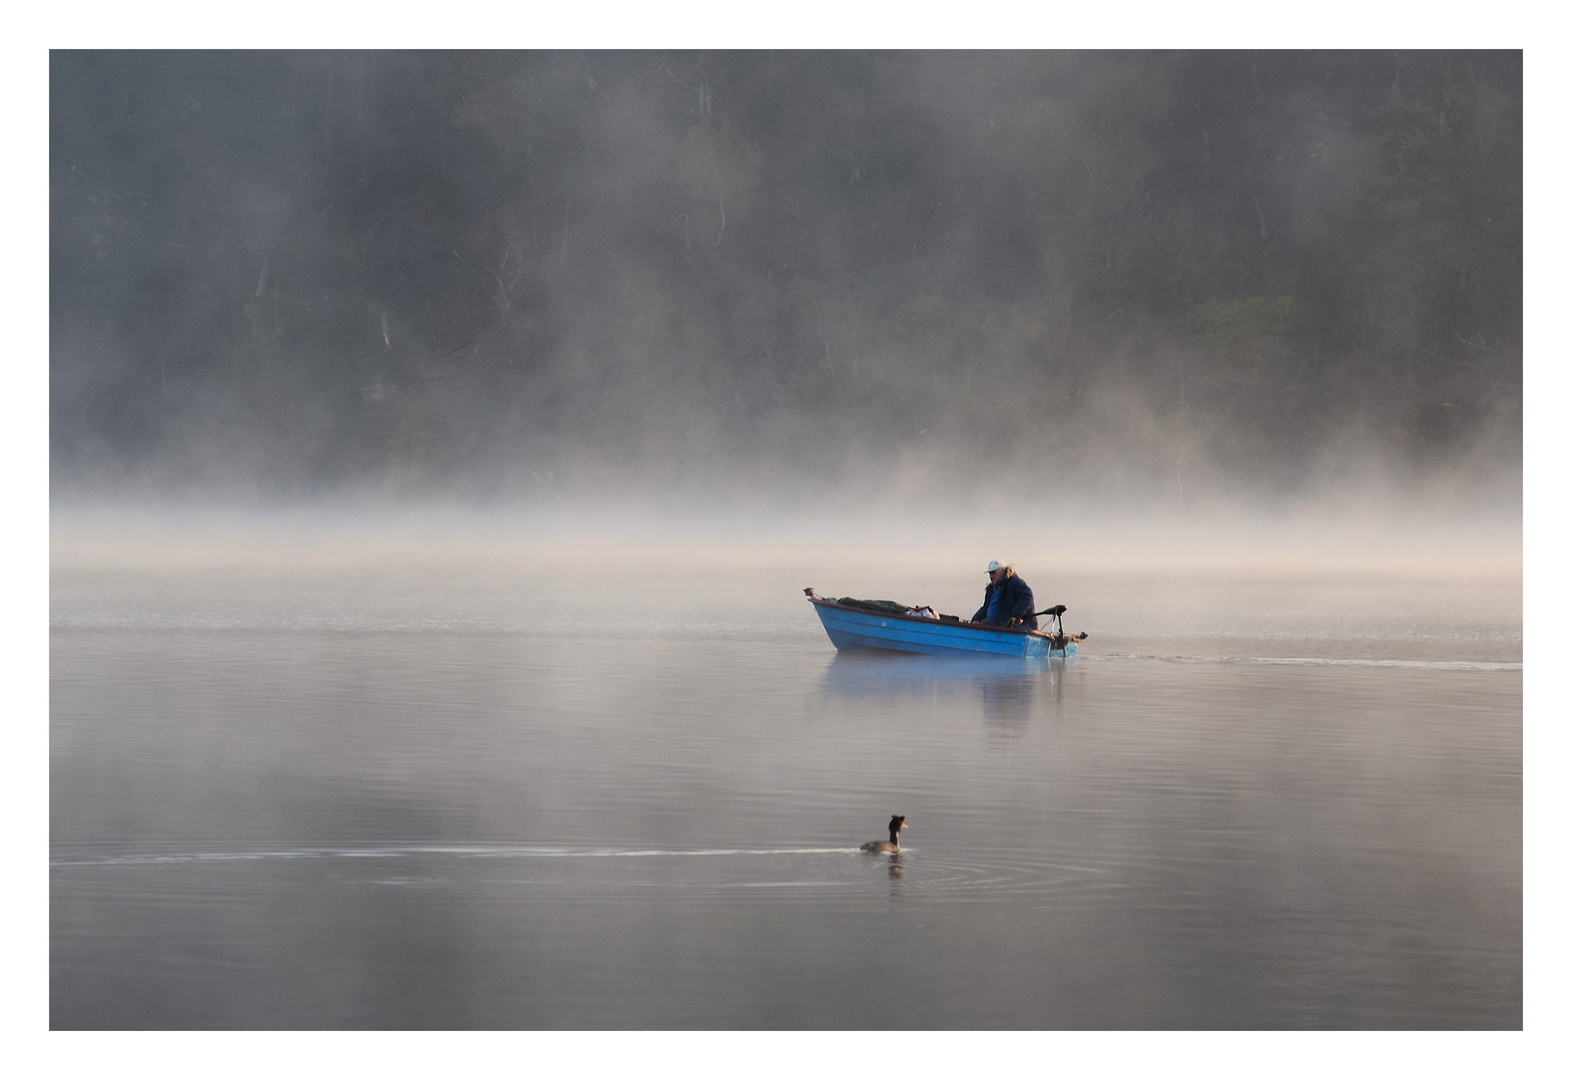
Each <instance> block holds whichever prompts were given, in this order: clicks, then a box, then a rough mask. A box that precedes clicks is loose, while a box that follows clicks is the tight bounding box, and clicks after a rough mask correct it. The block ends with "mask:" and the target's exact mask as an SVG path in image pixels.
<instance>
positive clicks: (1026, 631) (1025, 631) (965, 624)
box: [806, 596, 1054, 643]
mask: <svg viewBox="0 0 1572 1080" xmlns="http://www.w3.org/2000/svg"><path fill="white" fill-rule="evenodd" d="M806 599H807V601H808V603H810V604H822V605H824V606H825V607H832V608H838V609H839V610H841V611H855V612H857V613H858V614H861V615H867V616H869V617H871V618H875V619H882V618H888V619H905V620H906V621H907V622H917V623H926V624H927V625H929V626H932V625H934V624H936V623H937V624H938V625H940V626H955V627H959V628H961V629H963V630H975V631H977V632H978V633H983V634H1020V635H1023V636H1026V637H1040V638H1047V639H1048V641H1049V642H1050V643H1051V642H1052V641H1053V639H1054V637H1053V635H1052V634H1045V633H1043V632H1042V631H1041V630H1033V629H1032V628H1031V627H1014V626H991V625H984V624H983V623H975V622H972V621H971V620H969V619H961V620H958V621H956V622H951V621H950V620H949V619H925V618H923V617H922V616H921V615H905V614H900V615H897V614H896V613H895V612H893V611H869V610H868V609H867V608H860V607H852V606H851V605H850V604H842V603H839V602H837V601H834V600H828V599H826V598H824V597H822V596H809V597H807V598H806ZM935 614H937V612H935Z"/></svg>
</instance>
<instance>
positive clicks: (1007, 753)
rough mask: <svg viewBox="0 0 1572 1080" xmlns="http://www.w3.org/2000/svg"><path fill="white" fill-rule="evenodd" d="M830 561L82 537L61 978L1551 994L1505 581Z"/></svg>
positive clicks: (667, 1009) (1513, 619) (880, 1008)
mask: <svg viewBox="0 0 1572 1080" xmlns="http://www.w3.org/2000/svg"><path fill="white" fill-rule="evenodd" d="M832 577H833V572H829V573H827V572H825V571H822V570H819V571H813V572H812V576H808V572H807V571H804V570H803V569H802V568H793V569H791V570H785V571H779V572H773V571H772V572H768V573H764V572H756V571H742V570H738V571H728V572H726V573H706V574H704V575H694V574H691V573H688V572H683V571H675V570H674V571H660V570H648V571H642V572H639V573H634V572H632V571H629V572H627V573H625V574H622V575H620V576H619V575H616V574H607V575H597V576H596V577H595V578H594V579H593V580H592V581H585V580H581V579H577V578H569V577H563V576H561V575H549V574H533V575H531V574H515V575H513V576H511V577H506V576H504V577H501V578H499V577H496V576H485V575H475V576H465V575H464V574H459V573H457V572H454V573H450V574H447V575H446V576H444V575H443V574H430V575H426V576H425V577H420V576H419V575H414V576H412V575H410V574H407V573H406V574H395V573H369V572H368V573H366V574H360V575H357V574H351V573H343V572H339V573H335V574H331V575H328V574H320V575H316V576H312V575H310V574H295V575H274V576H271V577H268V576H256V575H253V576H250V577H247V576H245V575H240V574H233V573H231V574H219V573H216V572H214V573H211V574H208V575H207V576H205V577H204V576H202V575H182V576H180V577H179V578H178V579H176V578H173V577H168V576H165V577H159V576H157V575H145V576H137V575H128V574H95V573H88V572H81V573H68V572H62V571H58V570H57V572H56V573H55V575H54V579H53V583H52V610H53V622H54V626H53V630H52V636H51V701H50V712H51V739H50V751H51V763H50V780H51V785H50V799H51V867H50V881H51V889H50V902H51V920H50V921H51V926H50V937H51V941H50V954H51V979H50V995H51V1021H52V1024H53V1025H54V1026H55V1027H59V1028H75V1027H95V1028H101V1027H111V1028H123V1027H180V1028H189V1027H422V1028H425V1027H502V1028H551V1027H573V1028H600V1027H609V1028H642V1027H681V1028H693V1027H697V1028H736V1027H741V1028H834V1027H855V1028H870V1027H898V1028H911V1027H917V1028H928V1027H947V1028H967V1027H988V1028H1064V1027H1072V1028H1081V1027H1093V1028H1109V1027H1116V1028H1117V1027H1142V1028H1146V1027H1157V1028H1170V1027H1227V1028H1238V1027H1286V1028H1300V1027H1309V1028H1326V1027H1337V1028H1346V1027H1356V1028H1363V1027H1401V1028H1413V1027H1468V1028H1475V1027H1487V1028H1503V1027H1504V1028H1516V1027H1520V1026H1521V1023H1522V671H1521V663H1520V661H1521V621H1520V600H1521V591H1520V585H1519V584H1518V583H1517V582H1515V581H1513V582H1497V583H1493V584H1488V583H1487V584H1486V585H1481V584H1480V583H1477V582H1475V583H1466V584H1459V585H1456V586H1444V585H1440V584H1437V583H1423V582H1419V583H1407V584H1401V583H1398V584H1394V583H1391V582H1377V581H1370V580H1359V579H1347V580H1343V579H1330V578H1322V579H1280V580H1256V581H1205V582H1194V581H1189V582H1183V583H1180V582H1152V581H1145V582H1128V581H1126V582H1114V581H1097V580H1093V579H1085V580H1070V579H1066V580H1065V581H1064V582H1063V583H1062V586H1061V588H1056V589H1055V590H1054V595H1046V592H1047V590H1044V589H1043V588H1042V587H1041V586H1040V585H1039V588H1038V592H1039V599H1041V600H1042V601H1043V603H1044V604H1047V603H1050V602H1057V601H1059V600H1064V601H1067V602H1071V613H1070V615H1069V616H1068V617H1067V620H1066V621H1067V624H1068V625H1069V626H1070V628H1072V629H1077V628H1085V629H1089V630H1091V631H1092V632H1093V637H1092V639H1091V640H1090V641H1088V643H1087V652H1086V654H1085V655H1084V656H1083V657H1082V658H1081V659H1080V660H1079V661H1077V662H1075V663H1073V664H1071V665H1069V666H1068V667H1066V666H1064V665H1062V664H1060V665H1054V666H1049V667H1045V668H1038V669H1028V668H1024V667H1019V666H1012V665H1010V664H1008V663H998V662H978V663H971V662H967V661H945V660H938V659H924V658H902V657H881V656H877V655H874V656H867V655H865V656H852V655H846V656H837V655H836V654H835V652H834V650H833V648H832V647H831V646H830V645H829V642H828V640H827V639H826V638H825V637H824V634H823V631H822V630H821V629H820V628H819V626H818V623H817V620H816V619H815V618H814V616H813V614H812V611H811V610H810V609H809V606H808V605H807V604H805V603H802V601H801V595H800V591H799V590H800V587H801V586H802V585H806V584H810V583H812V584H816V585H818V586H820V592H821V593H828V594H831V595H833V594H836V593H838V592H851V593H854V594H856V595H867V594H873V595H887V596H894V597H897V598H901V599H905V600H913V601H920V602H938V603H939V604H940V606H941V607H942V608H943V609H945V610H957V611H960V612H961V613H962V614H968V613H969V612H970V609H971V606H975V602H976V601H975V600H974V599H973V598H972V593H973V592H974V591H975V592H977V593H979V594H980V591H981V590H980V588H978V589H975V590H974V589H973V588H971V585H972V583H971V582H970V581H968V582H967V583H966V587H965V588H964V589H962V588H959V587H954V586H953V584H951V583H946V582H942V581H937V580H936V581H933V582H919V583H917V585H916V586H913V585H911V584H910V583H904V584H903V583H900V582H896V581H893V580H890V581H882V580H872V581H852V582H844V583H842V582H837V581H834V580H832ZM799 579H801V580H799ZM851 586H856V587H855V588H854V587H851ZM946 590H949V591H946ZM917 594H920V595H917ZM738 598H743V599H741V600H739V599H738ZM1465 607H1466V614H1463V615H1461V617H1460V615H1459V612H1460V611H1464V610H1465ZM892 813H899V814H904V815H906V816H907V819H908V824H909V828H908V830H907V832H906V833H905V834H904V835H903V851H902V852H901V854H900V855H899V856H898V857H889V856H867V855H863V854H860V853H859V852H858V851H857V845H858V844H860V843H861V842H863V841H865V840H871V839H880V838H882V837H883V826H884V823H885V821H886V820H887V819H888V817H889V816H890V815H891V814H892Z"/></svg>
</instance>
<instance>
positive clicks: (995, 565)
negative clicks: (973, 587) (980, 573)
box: [988, 559, 1004, 574]
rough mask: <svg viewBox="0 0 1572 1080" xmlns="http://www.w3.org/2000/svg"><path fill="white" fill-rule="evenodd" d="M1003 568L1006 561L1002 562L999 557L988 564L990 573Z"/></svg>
mask: <svg viewBox="0 0 1572 1080" xmlns="http://www.w3.org/2000/svg"><path fill="white" fill-rule="evenodd" d="M1003 568H1004V563H1002V562H1000V561H999V560H998V559H995V560H994V561H993V562H991V563H989V564H988V572H989V573H990V574H991V573H993V572H994V571H995V570H1002V569H1003Z"/></svg>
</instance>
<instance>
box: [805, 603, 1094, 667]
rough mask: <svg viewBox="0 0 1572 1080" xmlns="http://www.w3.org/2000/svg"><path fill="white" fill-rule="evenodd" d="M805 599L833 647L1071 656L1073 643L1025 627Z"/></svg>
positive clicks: (936, 653) (948, 653) (935, 653)
mask: <svg viewBox="0 0 1572 1080" xmlns="http://www.w3.org/2000/svg"><path fill="white" fill-rule="evenodd" d="M809 602H810V603H812V604H813V609H814V610H815V611H817V612H818V613H819V621H820V622H822V623H823V624H824V632H825V633H826V634H828V635H829V636H830V641H831V642H832V643H833V644H834V645H835V647H836V648H837V649H884V650H887V651H890V652H903V653H924V654H926V655H929V656H979V655H983V656H1020V657H1025V658H1027V659H1050V658H1051V659H1071V658H1073V657H1074V656H1075V654H1076V648H1077V643H1076V642H1074V641H1067V642H1065V644H1064V646H1063V648H1054V647H1053V642H1052V640H1051V639H1050V638H1049V637H1048V635H1046V634H1040V633H1036V632H1034V631H1030V630H1005V629H1002V628H999V627H991V626H976V625H973V624H971V623H953V622H948V621H942V620H938V619H923V618H918V617H915V616H907V615H894V614H884V613H882V612H873V611H862V610H859V609H857V608H848V607H842V606H841V605H839V604H835V603H831V602H830V601H827V600H824V599H822V598H819V597H810V598H809Z"/></svg>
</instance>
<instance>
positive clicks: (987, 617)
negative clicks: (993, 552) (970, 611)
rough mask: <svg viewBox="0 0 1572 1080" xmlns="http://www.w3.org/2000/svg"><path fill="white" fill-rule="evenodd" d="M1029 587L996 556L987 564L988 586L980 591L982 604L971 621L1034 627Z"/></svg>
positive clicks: (988, 624) (1035, 621)
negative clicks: (981, 592)
mask: <svg viewBox="0 0 1572 1080" xmlns="http://www.w3.org/2000/svg"><path fill="white" fill-rule="evenodd" d="M1034 606H1035V604H1034V602H1033V599H1032V587H1031V586H1030V585H1028V584H1026V582H1024V581H1022V580H1021V579H1020V577H1019V576H1018V575H1017V574H1016V572H1015V567H1013V566H1006V565H1004V564H1003V563H1001V562H1000V561H999V560H998V559H995V560H994V561H993V562H991V563H989V564H988V588H987V589H986V590H985V591H984V592H983V605H982V607H980V608H978V609H977V614H975V615H973V616H972V622H974V623H983V624H984V625H987V626H1025V627H1027V628H1029V629H1032V630H1036V629H1037V616H1036V615H1035V614H1033V613H1032V608H1033V607H1034Z"/></svg>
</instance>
